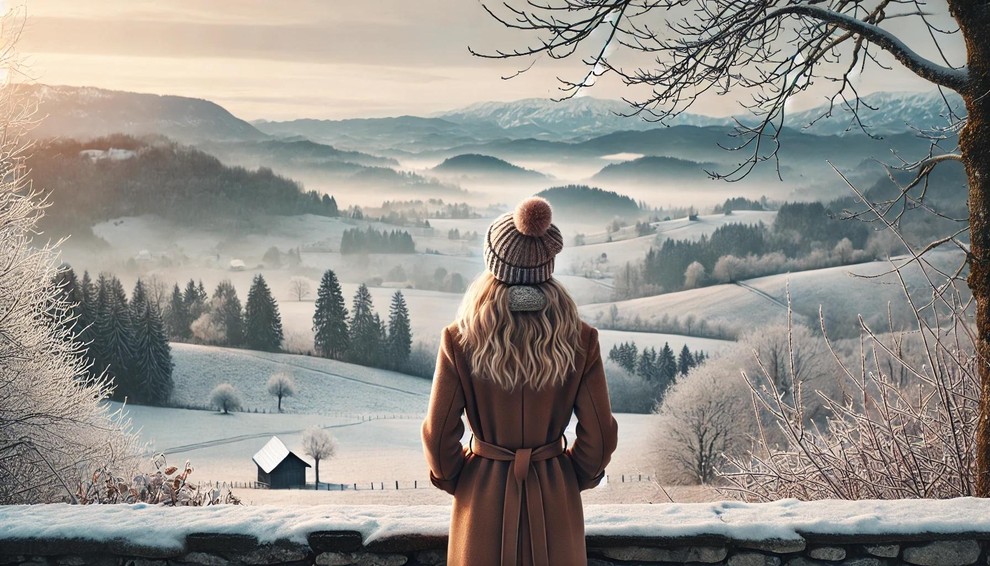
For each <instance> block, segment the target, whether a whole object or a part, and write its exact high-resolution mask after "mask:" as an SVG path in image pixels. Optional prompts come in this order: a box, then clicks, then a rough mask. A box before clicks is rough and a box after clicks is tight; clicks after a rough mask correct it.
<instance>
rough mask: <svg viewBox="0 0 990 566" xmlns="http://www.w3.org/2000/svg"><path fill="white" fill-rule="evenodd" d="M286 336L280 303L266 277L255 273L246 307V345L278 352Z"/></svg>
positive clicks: (250, 347)
mask: <svg viewBox="0 0 990 566" xmlns="http://www.w3.org/2000/svg"><path fill="white" fill-rule="evenodd" d="M284 337H285V336H284V334H283V333H282V316H281V315H280V314H279V311H278V304H277V303H276V302H275V298H274V297H272V292H271V290H270V289H269V288H268V284H267V283H265V278H264V277H262V276H261V274H258V275H255V276H254V280H253V281H252V282H251V289H250V290H249V291H248V297H247V304H246V305H245V307H244V345H245V346H246V347H247V348H249V349H251V350H262V351H264V352H278V351H279V350H280V349H281V348H282V339H283V338H284Z"/></svg>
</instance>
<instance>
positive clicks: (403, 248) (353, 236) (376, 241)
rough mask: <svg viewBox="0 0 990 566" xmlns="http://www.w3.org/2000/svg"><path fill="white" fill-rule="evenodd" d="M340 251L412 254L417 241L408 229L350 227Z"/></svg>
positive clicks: (414, 251) (343, 238)
mask: <svg viewBox="0 0 990 566" xmlns="http://www.w3.org/2000/svg"><path fill="white" fill-rule="evenodd" d="M340 253H341V254H344V255H347V254H362V253H364V254H367V253H372V254H386V253H389V254H411V253H416V243H415V242H413V239H412V236H411V235H410V234H409V232H406V231H401V232H400V231H398V230H392V231H386V230H382V231H379V230H376V229H375V228H373V227H371V226H368V228H367V229H366V230H361V229H360V228H348V229H347V230H344V234H343V236H342V237H341V240H340Z"/></svg>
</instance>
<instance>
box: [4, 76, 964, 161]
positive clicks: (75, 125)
mask: <svg viewBox="0 0 990 566" xmlns="http://www.w3.org/2000/svg"><path fill="white" fill-rule="evenodd" d="M16 88H18V89H20V90H22V91H23V92H26V93H27V94H28V95H29V96H31V97H33V98H35V99H36V100H37V101H38V105H39V106H38V115H39V116H42V117H44V118H45V119H44V120H42V122H41V124H40V125H39V126H38V127H37V128H36V129H35V131H34V135H35V136H36V137H54V136H59V137H73V138H94V137H100V136H104V135H108V134H113V133H125V134H129V135H137V136H141V135H149V134H159V135H163V136H166V137H169V138H172V139H175V140H177V141H180V142H184V143H198V142H205V141H214V142H216V141H261V140H265V139H271V138H283V139H284V138H288V139H289V140H292V139H296V140H298V139H300V138H303V139H308V140H311V141H314V142H318V143H322V144H330V145H332V146H334V147H336V148H337V149H340V150H351V151H354V150H356V151H365V152H367V151H372V152H376V151H377V152H382V151H383V150H387V152H391V153H394V154H396V155H401V154H403V153H407V152H413V153H420V152H424V151H426V152H430V151H438V150H446V149H450V148H455V147H462V146H463V147H467V146H470V145H471V144H486V143H497V142H504V141H507V140H519V139H534V140H540V141H547V142H570V143H580V142H583V141H587V140H589V139H592V138H596V137H601V136H603V135H608V134H611V133H615V132H621V131H648V130H654V129H657V128H662V127H663V125H660V124H657V123H656V122H650V121H647V120H644V119H643V118H642V117H638V116H626V115H625V114H628V113H629V112H630V110H631V109H630V107H629V106H628V105H626V104H625V103H624V102H621V101H618V100H603V99H597V98H590V97H582V98H573V99H569V100H563V101H560V102H554V101H551V100H545V99H524V100H517V101H514V102H482V103H478V104H473V105H471V106H467V107H465V108H461V109H457V110H451V111H448V112H443V113H439V114H437V115H434V116H427V117H417V116H399V117H395V118H372V119H350V120H312V119H301V120H291V121H284V122H269V121H264V120H261V121H257V122H255V123H254V124H250V123H248V122H246V121H244V120H241V119H240V118H237V117H236V116H234V115H232V114H231V113H230V112H228V111H227V110H226V109H224V108H223V107H221V106H219V105H217V104H215V103H213V102H210V101H208V100H201V99H196V98H187V97H181V96H161V95H156V94H140V93H131V92H122V91H113V90H106V89H100V88H91V87H66V86H47V85H18V86H17V87H16ZM947 102H948V106H949V107H951V108H952V109H953V111H955V112H956V113H957V114H962V113H964V112H965V109H964V107H963V104H962V99H961V98H959V97H958V96H957V95H955V94H948V95H946V97H945V98H944V99H943V96H942V94H941V93H939V92H937V91H933V92H926V93H889V92H882V93H875V94H870V95H867V96H865V97H863V98H862V99H861V104H860V107H859V116H860V119H861V120H862V122H863V123H864V124H866V125H868V127H869V131H870V132H871V133H873V134H878V135H890V134H897V133H909V132H913V131H914V129H915V128H921V129H929V128H935V127H939V126H945V125H947V124H948V123H949V119H948V117H947V114H948V112H947V106H946V103H947ZM827 109H828V108H827V106H821V107H818V108H815V109H812V110H806V111H803V112H797V113H794V114H792V115H790V116H789V117H788V120H787V123H786V125H787V126H788V127H790V128H793V129H795V130H800V131H802V132H803V133H810V134H815V135H856V134H862V132H861V131H860V129H859V128H858V126H857V124H856V122H855V121H854V120H853V116H852V114H851V112H850V111H849V110H848V109H846V108H845V107H844V106H843V105H842V104H836V106H835V107H834V109H833V111H832V113H831V116H830V117H828V118H824V119H820V120H816V118H819V117H820V116H822V115H823V114H824V113H825V112H826V111H827ZM739 119H741V120H749V121H751V120H752V118H751V117H746V116H740V117H739ZM732 123H733V120H732V118H713V117H709V116H701V115H696V114H682V115H680V116H678V117H677V118H675V119H672V120H670V121H668V122H666V124H665V125H666V126H694V127H699V128H706V127H718V128H719V129H721V130H723V131H724V130H725V129H727V128H728V127H729V126H730V125H731V124H732Z"/></svg>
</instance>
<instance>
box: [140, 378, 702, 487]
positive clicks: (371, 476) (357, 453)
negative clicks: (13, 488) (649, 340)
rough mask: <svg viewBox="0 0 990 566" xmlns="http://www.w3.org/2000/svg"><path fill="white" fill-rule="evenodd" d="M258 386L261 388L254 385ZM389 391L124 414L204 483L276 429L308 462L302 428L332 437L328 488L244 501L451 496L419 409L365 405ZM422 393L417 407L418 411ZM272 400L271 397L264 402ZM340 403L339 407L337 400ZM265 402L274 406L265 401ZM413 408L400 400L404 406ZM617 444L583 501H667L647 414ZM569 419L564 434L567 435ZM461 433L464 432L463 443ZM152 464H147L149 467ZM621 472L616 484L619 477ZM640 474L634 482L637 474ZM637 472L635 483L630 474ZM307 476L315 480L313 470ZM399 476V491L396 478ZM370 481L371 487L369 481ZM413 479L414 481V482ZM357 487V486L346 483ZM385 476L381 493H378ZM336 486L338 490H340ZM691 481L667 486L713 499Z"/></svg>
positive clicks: (241, 466) (246, 463)
mask: <svg viewBox="0 0 990 566" xmlns="http://www.w3.org/2000/svg"><path fill="white" fill-rule="evenodd" d="M258 389H259V390H260V389H261V387H260V386H259V387H258ZM333 394H334V391H333V390H319V389H317V390H313V389H312V387H311V388H310V389H304V388H303V387H302V386H300V397H304V396H305V397H316V398H319V397H328V398H329V397H332V396H333ZM393 395H394V394H393V393H391V392H379V393H376V394H371V393H368V394H367V395H365V397H368V399H367V403H368V404H367V405H361V404H360V403H359V402H358V403H355V405H353V406H351V407H350V409H351V410H350V411H349V412H339V413H334V412H332V411H326V412H325V414H303V413H297V412H295V410H296V406H295V405H294V402H295V400H294V399H293V398H289V399H288V402H285V403H284V404H285V405H286V407H287V409H288V410H289V411H292V412H287V413H282V414H278V413H274V414H272V413H269V414H255V413H232V414H229V415H223V414H221V413H218V412H214V411H203V410H200V411H197V410H187V409H162V408H155V407H141V406H129V407H128V408H127V412H128V414H129V416H130V418H131V419H132V421H133V423H134V425H135V426H136V427H138V428H140V431H141V437H142V439H143V440H144V441H145V442H147V443H148V446H147V452H148V454H152V453H155V452H164V453H165V455H166V458H167V459H168V461H169V463H172V464H177V465H178V464H181V463H183V462H184V461H186V460H189V461H190V462H191V463H192V465H193V468H194V472H193V476H192V478H191V479H194V480H197V481H202V482H217V481H220V482H250V481H254V480H256V479H257V469H256V467H255V465H254V463H253V462H252V461H251V456H253V455H254V453H255V452H257V451H258V450H260V449H261V447H262V446H264V444H265V443H266V442H267V441H268V439H269V438H271V436H272V435H277V436H278V437H279V438H280V439H281V440H282V441H283V442H284V443H285V445H286V446H287V447H288V448H289V449H290V450H293V451H296V452H297V453H298V454H299V455H300V456H301V457H303V458H304V459H307V460H309V458H308V457H306V456H305V455H304V454H303V452H302V451H301V449H300V446H301V444H300V443H301V438H302V433H303V431H304V430H305V429H306V428H307V427H310V426H318V427H322V428H326V429H327V430H329V431H330V432H331V434H332V435H333V437H334V439H335V440H336V442H337V452H336V455H335V456H334V457H333V459H331V460H330V461H324V462H321V464H320V480H321V481H322V482H326V483H329V484H331V486H330V487H331V490H330V491H321V492H319V493H313V492H312V491H310V490H306V491H303V490H288V491H268V490H250V489H247V490H245V489H241V490H238V491H237V495H238V496H239V497H241V498H242V499H244V501H245V502H247V503H256V504H269V503H279V504H293V503H294V504H314V503H329V502H338V503H368V504H371V503H385V504H392V505H402V504H413V503H416V504H430V503H444V502H449V496H447V495H446V494H445V493H443V492H441V491H439V490H436V489H434V488H433V487H432V485H431V484H430V483H429V475H428V474H427V467H426V460H425V459H424V456H423V449H422V444H421V440H420V425H421V423H422V418H423V416H422V414H387V413H373V412H366V411H365V410H366V409H367V408H369V407H375V406H377V403H378V399H374V398H386V397H390V396H393ZM425 401H426V399H425V398H423V399H422V402H421V403H420V406H422V407H423V408H424V410H425ZM269 405H270V403H269ZM338 407H339V405H338ZM269 408H270V409H271V408H273V407H269ZM411 408H412V407H408V409H411ZM616 420H617V421H618V423H619V445H618V448H617V449H616V452H615V454H614V456H613V458H612V463H611V464H610V465H609V468H608V473H609V476H610V481H609V483H608V485H603V486H601V487H599V488H597V489H595V490H593V491H592V492H588V496H587V497H586V499H587V500H588V501H597V502H601V503H606V502H615V503H619V502H621V503H646V502H651V501H666V500H667V499H666V497H665V496H664V495H662V492H659V490H658V489H657V488H656V486H655V485H653V483H652V482H651V481H647V478H646V477H647V476H652V474H653V471H652V470H653V467H654V464H653V458H654V449H653V447H654V446H655V445H656V442H657V440H656V439H655V437H654V434H653V429H654V422H655V417H654V416H653V415H629V414H618V415H616ZM575 424H576V423H575V422H574V421H572V422H571V424H570V425H569V426H568V428H567V431H566V433H565V434H566V435H567V436H568V437H569V438H573V437H574V427H575ZM468 435H469V433H465V439H464V440H465V442H466V441H467V436H468ZM148 465H150V464H148ZM623 475H625V476H626V478H627V481H626V482H623V481H622V476H623ZM640 476H642V478H643V479H642V481H641V480H640ZM633 478H635V481H632V480H633ZM307 481H308V482H310V485H312V482H313V481H315V474H314V472H313V470H309V471H308V477H307ZM396 481H398V482H399V483H400V485H399V487H400V489H399V490H396V489H395V482H396ZM372 482H374V484H375V487H374V490H372V489H371V483H372ZM414 482H416V483H415V485H416V486H417V488H414ZM355 483H357V484H358V486H357V487H358V489H357V490H356V491H355V489H354V484H355ZM382 483H384V485H385V487H386V490H385V491H381V488H380V486H381V484H382ZM341 486H344V487H345V489H344V490H343V491H341V489H340V488H341ZM711 496H712V495H711V494H707V493H705V492H704V490H699V489H698V488H692V489H686V490H681V491H680V492H675V495H674V497H675V499H678V500H682V498H683V500H696V499H698V498H699V497H701V498H702V499H704V498H708V497H711Z"/></svg>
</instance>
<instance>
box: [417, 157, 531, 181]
mask: <svg viewBox="0 0 990 566" xmlns="http://www.w3.org/2000/svg"><path fill="white" fill-rule="evenodd" d="M430 171H432V172H433V173H436V174H439V175H444V176H447V175H449V176H455V177H480V178H484V179H487V180H492V181H494V180H504V181H538V180H543V179H546V178H547V176H546V175H544V174H543V173H540V172H539V171H533V170H532V169H524V168H522V167H519V166H518V165H513V164H512V163H509V162H508V161H504V160H502V159H499V158H497V157H492V156H490V155H479V154H477V153H465V154H461V155H455V156H454V157H449V158H447V159H445V160H444V161H443V162H442V163H440V164H439V165H437V166H436V167H434V168H432V169H431V170H430Z"/></svg>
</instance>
